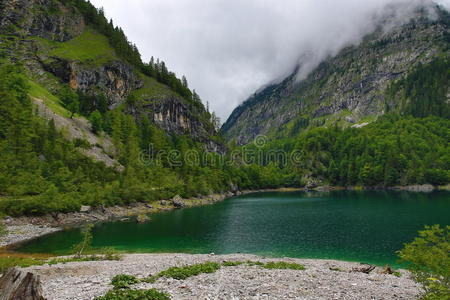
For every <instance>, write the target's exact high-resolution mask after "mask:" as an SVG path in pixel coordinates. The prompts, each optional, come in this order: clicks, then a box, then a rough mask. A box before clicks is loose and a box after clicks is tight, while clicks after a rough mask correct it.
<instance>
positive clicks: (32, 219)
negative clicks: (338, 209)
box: [0, 188, 305, 250]
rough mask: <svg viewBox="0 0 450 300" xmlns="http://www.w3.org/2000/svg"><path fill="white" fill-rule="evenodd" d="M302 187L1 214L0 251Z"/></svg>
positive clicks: (300, 189)
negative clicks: (90, 227)
mask: <svg viewBox="0 0 450 300" xmlns="http://www.w3.org/2000/svg"><path fill="white" fill-rule="evenodd" d="M304 190H305V189H302V188H279V189H261V190H245V191H238V192H234V193H231V192H228V193H222V194H212V195H209V196H203V197H199V198H190V199H181V198H178V197H174V198H173V199H170V200H159V201H155V202H153V203H151V204H148V203H134V204H132V205H129V206H113V207H106V208H102V207H100V208H89V210H87V211H80V212H70V213H53V214H47V215H43V216H21V217H16V218H12V217H5V218H4V219H3V220H0V222H2V223H3V224H4V225H5V226H6V229H7V231H8V234H7V235H6V236H4V237H0V250H9V249H14V248H15V247H16V246H18V245H20V244H22V243H25V242H28V241H31V240H33V239H36V238H39V237H41V236H44V235H47V234H51V233H54V232H57V231H61V230H64V229H66V228H70V227H77V226H81V225H83V224H88V223H98V222H106V221H120V220H124V221H125V220H129V219H131V218H136V217H137V216H139V215H151V214H157V213H160V212H164V211H170V210H174V209H180V208H189V207H196V206H203V205H211V204H214V203H217V202H220V201H223V200H225V199H228V198H231V197H234V196H239V195H246V194H252V193H263V192H293V191H304Z"/></svg>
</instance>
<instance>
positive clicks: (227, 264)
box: [222, 261, 244, 267]
mask: <svg viewBox="0 0 450 300" xmlns="http://www.w3.org/2000/svg"><path fill="white" fill-rule="evenodd" d="M242 264H244V262H243V261H224V262H222V266H224V267H236V266H240V265H242Z"/></svg>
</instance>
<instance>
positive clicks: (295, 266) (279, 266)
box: [263, 261, 305, 270]
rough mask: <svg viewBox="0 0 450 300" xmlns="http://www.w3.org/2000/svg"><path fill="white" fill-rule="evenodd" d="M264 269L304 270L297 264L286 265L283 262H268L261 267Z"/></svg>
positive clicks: (303, 267)
mask: <svg viewBox="0 0 450 300" xmlns="http://www.w3.org/2000/svg"><path fill="white" fill-rule="evenodd" d="M263 268H265V269H280V270H304V269H305V266H303V265H300V264H297V263H287V262H283V261H279V262H268V263H265V264H264V265H263Z"/></svg>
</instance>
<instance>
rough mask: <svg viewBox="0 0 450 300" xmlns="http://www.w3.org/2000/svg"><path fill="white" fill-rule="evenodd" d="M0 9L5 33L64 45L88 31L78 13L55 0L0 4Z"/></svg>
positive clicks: (3, 1) (11, 0) (3, 0)
mask: <svg viewBox="0 0 450 300" xmlns="http://www.w3.org/2000/svg"><path fill="white" fill-rule="evenodd" d="M0 8H1V9H0V31H1V32H14V33H20V34H22V35H31V36H38V37H41V38H45V39H49V40H53V41H60V42H64V41H67V40H70V39H72V38H73V37H75V36H77V35H79V34H80V33H81V32H82V31H83V30H84V27H85V24H84V21H83V17H82V16H81V14H80V13H79V12H78V11H77V10H76V9H74V8H72V7H68V6H64V5H62V4H61V3H60V2H59V1H55V0H0ZM48 11H50V12H51V13H48ZM18 29H19V31H18Z"/></svg>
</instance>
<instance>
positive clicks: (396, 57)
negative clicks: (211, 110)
mask: <svg viewBox="0 0 450 300" xmlns="http://www.w3.org/2000/svg"><path fill="white" fill-rule="evenodd" d="M436 15H437V16H436V17H435V18H434V19H430V18H428V17H426V16H424V15H422V14H419V15H418V16H417V17H416V18H414V19H413V20H412V21H411V22H409V23H407V24H404V25H403V26H400V27H395V28H392V29H390V30H387V31H386V30H384V29H383V28H381V27H380V29H379V30H377V31H376V32H374V33H372V34H371V35H369V36H367V37H366V38H365V39H364V41H363V42H362V43H361V44H360V45H359V46H354V47H348V48H346V49H343V50H342V51H341V52H340V53H339V55H337V56H336V57H331V58H328V59H326V60H325V61H323V62H322V63H321V64H320V65H319V66H318V67H317V68H316V69H315V70H314V71H312V72H311V73H310V74H309V76H308V77H307V78H306V79H305V80H302V81H298V80H297V76H296V74H297V71H298V69H297V70H296V71H295V72H294V73H293V74H292V75H290V76H288V77H287V78H285V79H284V80H283V81H282V82H281V83H278V84H272V85H269V86H267V87H266V88H264V89H262V90H261V91H260V92H257V93H255V94H254V95H253V96H252V97H250V98H249V99H248V100H247V101H245V102H244V103H243V104H242V105H240V106H239V107H238V108H236V109H235V110H234V112H233V113H232V114H231V116H230V118H229V119H228V121H227V122H226V123H225V124H224V125H223V127H222V130H223V132H224V135H225V136H226V138H227V139H228V140H236V142H237V143H238V144H246V143H248V142H250V141H251V140H252V139H253V138H254V137H256V136H257V135H260V134H264V135H269V136H273V137H287V136H292V135H295V134H297V133H298V132H300V131H301V130H302V129H304V128H307V127H310V126H323V125H325V126H327V125H331V124H335V123H338V124H340V125H342V126H363V125H364V124H366V123H369V122H371V121H373V120H374V119H376V118H377V117H378V116H380V115H382V114H384V113H385V112H386V108H387V107H388V108H390V109H391V111H392V110H397V111H399V110H401V107H400V106H399V103H398V101H397V99H395V98H389V97H387V96H386V91H387V89H388V87H389V86H390V84H391V83H392V82H395V81H396V80H397V79H400V78H405V77H406V76H408V74H410V73H411V72H412V71H413V70H414V69H415V68H416V67H417V66H419V65H427V64H429V63H430V62H432V61H433V60H434V59H435V58H437V57H448V51H449V43H450V40H449V36H450V32H449V21H448V20H449V15H448V13H446V12H444V11H442V10H440V9H438V8H437V9H436ZM298 68H301V65H300V66H299V67H298Z"/></svg>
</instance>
